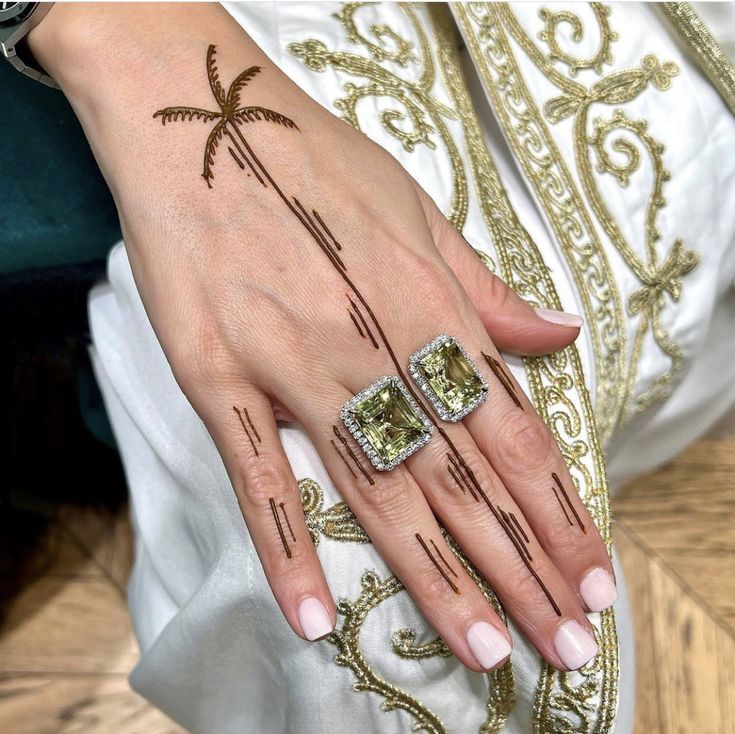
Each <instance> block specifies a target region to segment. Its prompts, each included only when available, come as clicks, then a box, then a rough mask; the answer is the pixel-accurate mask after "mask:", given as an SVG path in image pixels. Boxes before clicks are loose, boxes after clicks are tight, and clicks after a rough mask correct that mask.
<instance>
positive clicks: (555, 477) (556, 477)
mask: <svg viewBox="0 0 735 734" xmlns="http://www.w3.org/2000/svg"><path fill="white" fill-rule="evenodd" d="M551 478H552V479H553V480H554V481H555V482H556V486H557V487H559V489H560V490H561V492H562V494H563V495H564V499H565V500H566V501H567V505H569V509H570V510H571V511H572V514H573V515H574V519H575V520H576V521H577V525H579V529H580V530H581V531H582V532H583V533H586V532H587V528H586V527H585V526H584V523H583V522H582V518H581V517H580V516H579V513H578V512H577V509H576V508H575V506H574V505H573V504H572V501H571V500H570V499H569V495H568V494H567V490H566V489H564V485H563V484H562V483H561V479H559V475H558V474H557V473H556V472H555V471H553V472H551Z"/></svg>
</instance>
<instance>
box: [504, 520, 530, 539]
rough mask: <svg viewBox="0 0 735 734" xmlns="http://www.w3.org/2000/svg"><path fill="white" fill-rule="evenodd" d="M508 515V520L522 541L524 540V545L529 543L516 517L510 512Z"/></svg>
mask: <svg viewBox="0 0 735 734" xmlns="http://www.w3.org/2000/svg"><path fill="white" fill-rule="evenodd" d="M508 514H509V515H510V519H511V521H512V523H513V524H514V525H515V526H516V528H517V529H518V532H519V533H520V534H521V535H522V536H523V540H525V541H526V543H530V542H531V541H530V540H529V539H528V536H527V535H526V531H525V530H524V529H523V528H522V527H521V524H520V523H519V522H518V518H516V516H515V515H514V514H513V513H512V512H510V513H508Z"/></svg>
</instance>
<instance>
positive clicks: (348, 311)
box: [347, 309, 367, 339]
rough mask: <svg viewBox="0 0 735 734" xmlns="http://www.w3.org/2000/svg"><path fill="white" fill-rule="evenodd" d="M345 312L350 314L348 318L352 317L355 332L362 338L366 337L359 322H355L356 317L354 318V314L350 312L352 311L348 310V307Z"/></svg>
mask: <svg viewBox="0 0 735 734" xmlns="http://www.w3.org/2000/svg"><path fill="white" fill-rule="evenodd" d="M347 313H349V314H350V318H351V319H352V323H353V324H354V325H355V328H356V329H357V333H358V334H359V335H360V336H361V337H362V338H363V339H367V337H366V336H365V332H364V331H363V330H362V326H360V324H358V323H357V319H356V318H355V314H354V313H352V311H350V310H349V309H347Z"/></svg>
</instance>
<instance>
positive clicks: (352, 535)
mask: <svg viewBox="0 0 735 734" xmlns="http://www.w3.org/2000/svg"><path fill="white" fill-rule="evenodd" d="M299 490H300V492H301V504H302V505H303V508H304V517H305V519H306V527H307V528H308V529H309V534H310V535H311V539H312V541H313V542H314V545H318V544H319V538H320V536H322V535H323V536H324V537H325V538H329V539H330V540H342V541H345V542H350V543H369V542H370V538H369V537H368V534H367V533H366V532H365V531H364V530H363V529H362V525H360V523H359V522H358V521H357V518H356V517H355V515H354V514H353V512H352V510H350V508H349V507H348V506H347V505H346V504H345V503H344V502H338V503H337V504H335V505H332V506H331V507H329V508H328V509H326V510H325V509H323V508H324V494H323V492H322V488H321V487H320V486H319V485H318V484H317V483H316V482H315V481H314V480H313V479H300V480H299Z"/></svg>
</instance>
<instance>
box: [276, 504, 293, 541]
mask: <svg viewBox="0 0 735 734" xmlns="http://www.w3.org/2000/svg"><path fill="white" fill-rule="evenodd" d="M278 506H279V507H280V508H281V512H282V513H283V516H284V517H285V518H286V525H288V532H289V533H291V539H292V540H293V542H294V543H295V542H296V536H295V535H294V532H293V528H292V527H291V521H290V520H289V519H288V513H287V512H286V508H285V506H284V504H283V502H279V503H278Z"/></svg>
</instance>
